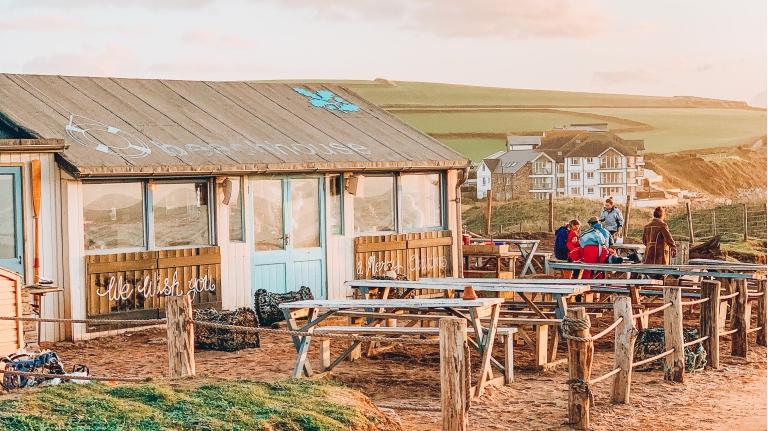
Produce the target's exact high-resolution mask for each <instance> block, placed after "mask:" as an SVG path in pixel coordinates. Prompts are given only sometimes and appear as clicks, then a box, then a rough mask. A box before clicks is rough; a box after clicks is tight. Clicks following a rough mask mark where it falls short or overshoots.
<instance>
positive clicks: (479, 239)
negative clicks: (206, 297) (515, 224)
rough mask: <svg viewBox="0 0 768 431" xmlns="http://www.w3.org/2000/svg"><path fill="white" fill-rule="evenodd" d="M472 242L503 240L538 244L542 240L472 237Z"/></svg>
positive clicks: (508, 242)
mask: <svg viewBox="0 0 768 431" xmlns="http://www.w3.org/2000/svg"><path fill="white" fill-rule="evenodd" d="M470 241H471V242H501V243H504V244H538V243H540V242H541V240H538V239H507V238H497V239H490V238H472V239H471V240H470Z"/></svg>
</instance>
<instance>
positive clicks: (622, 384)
mask: <svg viewBox="0 0 768 431" xmlns="http://www.w3.org/2000/svg"><path fill="white" fill-rule="evenodd" d="M613 319H614V320H618V319H623V320H622V321H621V323H619V326H617V327H616V331H615V336H614V342H615V345H614V349H615V351H614V355H613V363H614V368H621V371H619V373H618V374H616V376H615V377H614V378H613V395H612V399H613V402H614V403H619V404H627V403H629V393H630V386H631V384H632V359H633V357H634V353H635V340H636V339H637V330H636V329H635V322H634V320H633V319H632V303H631V301H630V299H629V298H628V297H626V296H618V297H616V300H615V301H614V302H613Z"/></svg>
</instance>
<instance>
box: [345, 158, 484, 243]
mask: <svg viewBox="0 0 768 431" xmlns="http://www.w3.org/2000/svg"><path fill="white" fill-rule="evenodd" d="M403 175H438V177H439V179H440V225H438V226H423V227H420V228H409V229H406V228H403V227H402V213H401V209H402V208H401V203H400V196H401V193H402V187H401V177H402V176H403ZM363 177H364V178H365V177H389V178H392V180H393V181H394V190H393V199H394V210H395V213H394V230H381V231H360V232H358V231H357V229H356V228H357V227H356V225H355V215H356V213H357V208H354V214H352V232H351V234H352V235H353V236H354V237H359V236H375V235H392V234H401V233H413V232H435V231H441V230H445V229H446V225H447V224H448V195H447V193H448V191H447V189H446V188H447V184H448V183H447V180H446V174H445V172H443V171H423V172H394V173H381V174H371V175H363ZM483 180H484V181H485V180H486V178H483ZM489 182H490V181H489Z"/></svg>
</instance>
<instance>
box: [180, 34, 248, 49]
mask: <svg viewBox="0 0 768 431" xmlns="http://www.w3.org/2000/svg"><path fill="white" fill-rule="evenodd" d="M181 40H182V41H183V42H184V43H187V44H190V45H195V46H206V47H215V48H231V49H253V48H255V47H256V44H255V43H253V42H251V41H250V40H248V39H246V38H243V37H240V36H238V35H234V34H222V33H217V32H214V31H210V30H192V31H188V32H186V33H184V35H183V36H182V37H181Z"/></svg>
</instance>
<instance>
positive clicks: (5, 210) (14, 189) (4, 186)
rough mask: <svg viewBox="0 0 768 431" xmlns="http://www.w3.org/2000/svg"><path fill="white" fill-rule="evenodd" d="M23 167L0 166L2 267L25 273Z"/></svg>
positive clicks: (0, 245)
mask: <svg viewBox="0 0 768 431" xmlns="http://www.w3.org/2000/svg"><path fill="white" fill-rule="evenodd" d="M21 202H22V200H21V167H2V166H0V267H3V268H7V269H10V270H11V271H13V272H16V273H18V274H22V275H23V274H24V258H23V256H24V233H23V228H22V210H21V208H22V206H21V205H22V204H21Z"/></svg>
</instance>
